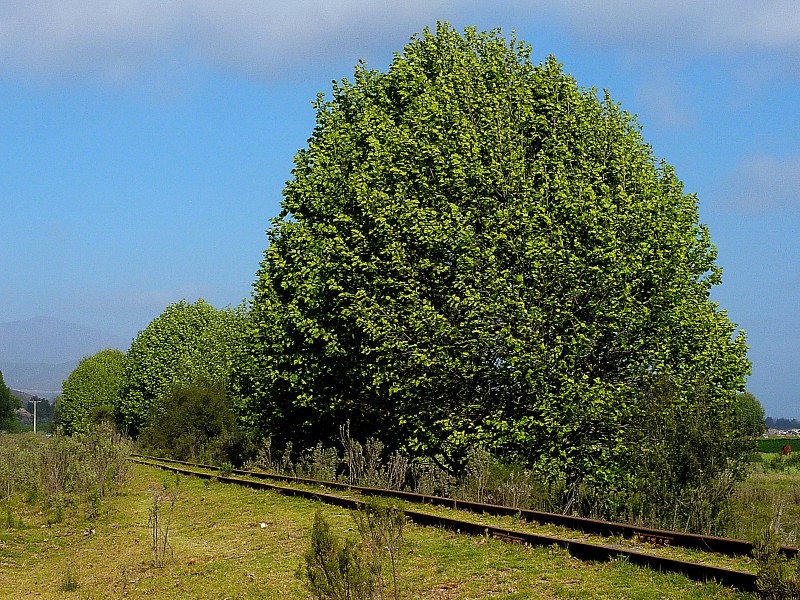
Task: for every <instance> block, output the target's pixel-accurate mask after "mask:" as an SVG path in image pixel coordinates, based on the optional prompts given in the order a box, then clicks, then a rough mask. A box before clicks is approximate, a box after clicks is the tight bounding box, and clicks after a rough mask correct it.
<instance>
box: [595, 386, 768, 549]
mask: <svg viewBox="0 0 800 600" xmlns="http://www.w3.org/2000/svg"><path fill="white" fill-rule="evenodd" d="M637 409H638V418H637V419H636V420H634V421H633V422H632V425H631V427H630V429H629V435H628V438H629V440H630V441H631V443H632V445H633V446H635V447H636V448H637V451H636V452H633V453H632V457H631V458H632V460H631V463H630V465H629V477H630V484H629V485H628V486H627V487H625V488H623V489H620V490H619V493H618V495H617V502H618V504H617V505H616V507H615V506H614V505H610V506H608V507H607V510H609V511H610V512H608V513H606V514H602V513H601V514H600V515H598V516H603V517H606V518H613V519H622V518H627V519H628V520H630V521H644V522H647V523H649V524H651V525H653V526H658V527H662V528H666V529H679V530H683V531H695V532H704V533H717V534H718V533H721V532H722V531H724V528H725V526H726V525H727V521H728V519H729V517H730V514H729V508H730V502H729V501H730V498H731V496H732V494H733V492H734V488H735V486H736V484H737V483H739V482H740V481H742V480H743V479H744V478H745V476H746V475H747V473H748V470H749V461H748V460H746V459H747V457H749V456H751V455H752V454H753V452H754V451H755V442H754V440H753V439H752V438H751V437H750V436H749V435H747V432H746V427H745V426H743V425H742V422H741V421H738V420H737V419H736V416H737V415H738V413H737V410H736V409H737V404H736V399H735V398H734V396H733V394H731V395H730V397H729V402H728V403H727V404H725V403H723V402H719V401H715V399H714V397H713V396H712V395H711V394H710V393H709V387H708V386H707V385H706V384H705V383H703V382H698V383H697V384H695V386H694V388H693V389H692V390H691V395H690V396H688V398H687V396H685V395H683V394H682V391H681V390H680V389H679V388H678V387H677V386H676V384H675V383H674V382H672V381H671V380H669V379H666V378H662V379H661V380H660V381H658V382H656V384H655V385H654V386H653V387H652V388H651V389H650V390H648V392H647V393H646V394H644V395H643V396H642V401H641V402H640V404H639V405H638V406H637ZM588 501H589V502H590V503H591V502H592V501H593V499H592V498H591V497H590V498H589V499H588ZM615 510H616V512H614V511H615Z"/></svg>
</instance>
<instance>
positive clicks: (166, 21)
mask: <svg viewBox="0 0 800 600" xmlns="http://www.w3.org/2000/svg"><path fill="white" fill-rule="evenodd" d="M501 16H502V17H503V21H504V22H506V23H511V24H512V26H515V27H517V28H518V29H523V28H525V27H526V26H529V25H537V26H548V25H558V26H561V27H565V28H567V29H569V30H572V31H573V32H574V33H575V34H576V36H577V37H578V39H579V41H580V40H582V41H583V43H586V44H588V45H597V44H602V45H613V46H614V47H623V48H630V49H632V50H633V51H639V52H647V51H648V49H649V48H656V49H658V50H659V51H662V52H663V51H669V52H673V51H674V52H684V51H697V50H700V51H716V52H743V51H753V50H758V51H760V50H766V51H776V52H779V53H789V54H791V55H792V56H794V57H800V10H798V8H797V0H762V1H760V2H752V0H705V1H703V0H698V1H696V2H688V1H680V2H672V3H666V2H663V0H659V1H652V0H648V1H642V2H635V3H629V2H627V1H625V2H623V1H621V0H564V1H563V2H561V3H558V4H555V3H551V2H545V1H544V0H533V1H521V0H501V1H498V2H494V3H488V4H487V3H479V2H473V1H458V0H407V1H406V2H403V3H399V2H394V3H388V2H378V1H376V0H327V1H325V0H284V1H279V0H227V1H225V2H219V1H218V0H169V1H166V2H165V1H164V0H116V1H115V2H112V3H109V2H105V1H100V0H38V1H34V2H32V1H30V0H5V2H3V3H2V5H0V73H2V72H5V73H6V74H8V73H9V72H13V73H15V74H16V75H18V76H20V75H21V76H23V77H33V76H39V77H42V76H44V77H52V76H54V75H59V74H61V75H63V76H67V77H68V76H70V75H72V74H75V73H79V74H82V75H88V76H93V77H102V78H109V79H121V80H125V79H126V78H129V77H131V76H134V75H136V74H137V73H141V72H143V71H145V70H147V69H149V68H152V67H154V66H160V65H162V64H165V63H166V64H170V63H174V62H176V61H177V62H178V63H180V64H184V63H190V64H191V63H198V64H203V65H206V66H211V67H223V68H234V69H235V70H238V71H244V72H250V73H255V74H258V75H259V76H261V77H274V76H276V75H279V76H285V75H286V74H287V73H291V72H292V71H293V69H295V68H298V67H303V66H304V65H313V64H316V63H319V62H329V61H331V60H342V59H345V60H347V61H348V63H350V64H352V63H353V62H354V61H355V60H356V59H357V58H360V57H362V56H364V55H369V53H370V52H371V51H372V50H374V49H376V48H378V49H381V50H384V49H386V48H387V47H388V48H391V49H399V48H400V47H401V46H402V44H403V43H405V42H406V41H407V40H408V37H409V36H410V34H412V33H413V32H415V31H419V30H420V28H421V27H423V26H424V25H430V24H433V23H434V22H435V21H436V20H437V19H445V20H447V19H449V20H451V21H455V22H459V23H468V22H471V21H473V20H477V21H479V22H480V23H486V24H487V26H489V27H490V26H491V23H492V22H493V21H495V20H496V19H498V18H499V17H501Z"/></svg>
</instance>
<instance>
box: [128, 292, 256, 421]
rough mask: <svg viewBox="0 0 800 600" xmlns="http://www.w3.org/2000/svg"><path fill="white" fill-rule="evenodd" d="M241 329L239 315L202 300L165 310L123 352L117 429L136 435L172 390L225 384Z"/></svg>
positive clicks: (165, 404) (160, 412)
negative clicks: (125, 353) (197, 384)
mask: <svg viewBox="0 0 800 600" xmlns="http://www.w3.org/2000/svg"><path fill="white" fill-rule="evenodd" d="M243 324H244V315H243V311H241V310H233V309H227V308H226V309H222V310H217V309H215V308H214V307H213V306H211V305H210V304H208V303H206V302H205V301H203V300H198V301H197V302H196V303H194V304H188V303H187V302H185V301H181V302H178V303H177V304H172V305H170V306H168V307H167V308H166V310H165V311H164V312H163V313H162V314H161V315H160V316H158V317H156V318H155V319H154V320H153V321H152V322H151V323H150V324H149V325H148V326H147V327H146V328H145V329H144V331H142V332H140V333H139V335H138V336H137V337H136V339H135V340H134V341H133V343H132V344H131V347H130V350H129V351H128V361H127V365H126V369H125V387H124V390H123V393H122V401H121V403H120V406H119V417H120V424H121V425H122V426H123V427H124V428H125V429H126V430H127V431H128V432H129V433H130V434H132V435H136V434H138V433H139V432H140V431H141V430H143V429H144V428H145V427H147V426H148V425H149V424H150V423H151V422H152V421H153V420H154V419H156V418H158V417H160V416H161V415H163V414H165V413H166V412H167V411H168V410H169V406H168V404H169V398H170V396H171V394H172V393H173V389H174V388H175V387H176V386H178V387H180V386H187V385H190V384H192V383H194V382H197V381H205V382H207V383H208V384H210V385H222V386H225V385H227V383H228V378H229V373H230V371H231V367H232V364H233V361H234V357H235V356H236V353H237V352H238V344H239V339H240V338H241V335H242V331H243Z"/></svg>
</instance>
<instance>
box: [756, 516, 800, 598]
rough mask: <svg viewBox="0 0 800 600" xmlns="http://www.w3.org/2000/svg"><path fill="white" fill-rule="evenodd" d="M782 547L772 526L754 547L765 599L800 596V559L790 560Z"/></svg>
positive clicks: (759, 587)
mask: <svg viewBox="0 0 800 600" xmlns="http://www.w3.org/2000/svg"><path fill="white" fill-rule="evenodd" d="M780 547H781V540H780V535H779V533H778V531H777V530H776V529H775V528H774V527H772V526H770V527H769V528H767V530H766V531H765V532H764V534H763V535H762V536H761V538H760V539H758V540H757V541H756V543H755V546H754V548H753V558H755V561H756V564H757V565H758V583H757V585H758V592H759V596H760V597H761V598H764V599H765V600H792V599H797V598H800V560H798V559H797V558H795V559H793V560H789V559H788V558H787V557H786V556H785V555H784V554H782V553H781V552H780Z"/></svg>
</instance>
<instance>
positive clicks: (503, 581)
mask: <svg viewBox="0 0 800 600" xmlns="http://www.w3.org/2000/svg"><path fill="white" fill-rule="evenodd" d="M134 474H135V477H134V479H133V480H132V481H131V482H130V483H129V485H128V486H127V488H126V490H125V492H124V494H123V495H121V496H118V497H116V498H114V499H113V501H112V503H111V506H110V511H109V513H108V516H107V517H103V518H100V519H97V520H93V521H88V520H86V518H85V517H84V516H82V515H83V514H85V513H82V512H80V511H77V512H76V511H71V512H68V514H66V515H65V517H64V519H63V521H62V522H60V523H55V524H53V525H51V526H48V525H47V514H46V511H45V510H44V509H43V508H42V507H41V506H39V505H38V504H36V503H33V504H25V503H24V502H22V501H21V500H17V501H15V503H14V504H13V507H12V508H13V511H12V512H13V514H14V527H13V528H10V529H9V528H7V527H5V520H3V522H2V523H0V597H2V598H20V597H25V596H26V595H28V594H32V593H33V592H34V591H35V593H36V594H37V597H39V598H98V599H100V598H102V599H104V600H105V599H108V598H121V597H127V598H144V597H155V598H266V599H271V598H274V599H281V600H288V599H293V598H307V597H308V595H307V593H306V591H305V588H304V586H303V583H302V582H301V581H299V580H298V579H297V578H296V577H295V575H294V572H295V570H296V569H297V567H298V565H299V564H300V562H301V557H302V554H303V552H304V550H305V549H306V548H307V546H308V544H309V535H308V534H309V530H310V527H311V524H312V522H313V518H314V512H315V510H316V509H317V507H318V506H319V505H318V504H316V503H314V502H311V501H307V500H302V499H297V498H286V497H282V496H278V495H274V494H271V493H267V492H262V491H255V490H249V489H244V488H240V487H235V486H229V485H223V484H220V483H217V482H204V481H202V480H199V479H196V478H190V477H182V478H180V479H179V483H178V487H179V496H178V499H177V502H176V505H175V510H174V515H173V521H172V528H171V534H170V544H171V546H172V549H173V552H174V555H173V557H172V558H168V560H167V563H166V566H165V567H164V568H161V569H159V568H155V567H154V566H153V564H152V551H151V547H150V542H149V530H148V527H147V522H148V512H149V509H150V506H151V505H152V495H151V493H150V491H149V490H151V489H163V486H164V484H165V482H166V483H167V484H169V485H171V484H172V482H173V481H174V476H171V475H168V474H165V473H163V472H162V471H158V470H155V469H151V468H149V467H144V466H136V467H135V469H134ZM323 511H324V513H325V516H326V517H327V518H328V519H329V521H330V522H331V523H332V524H333V526H334V527H335V528H336V529H337V531H338V532H339V533H340V534H341V535H347V534H348V533H349V534H352V531H350V530H352V528H353V522H352V518H351V516H350V515H349V513H347V511H344V510H341V509H337V508H333V507H327V506H324V507H323ZM405 541H406V544H405V549H404V552H403V555H402V559H401V564H400V584H401V587H402V597H403V598H407V599H445V598H446V599H468V598H474V599H477V598H487V597H491V598H507V599H520V600H521V599H523V598H526V599H527V598H543V599H544V598H641V599H651V598H752V596H750V595H747V594H739V593H734V592H732V591H730V590H727V589H724V588H722V587H720V586H717V585H711V584H708V585H700V584H697V583H694V582H691V581H689V580H687V579H686V578H684V577H681V576H676V575H669V576H668V575H662V574H658V573H655V572H652V571H648V570H643V569H640V568H637V567H633V566H631V565H629V564H627V563H625V562H620V561H618V562H612V563H584V562H580V561H577V560H575V559H573V558H571V557H570V556H569V555H568V554H566V553H565V552H564V551H562V550H559V549H555V548H526V547H524V546H518V545H511V544H506V543H503V542H500V541H497V540H492V539H484V538H469V537H464V536H457V535H455V534H451V533H448V532H444V531H440V530H437V529H432V528H423V527H415V526H408V527H407V528H406V533H405ZM68 590H72V591H68Z"/></svg>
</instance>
